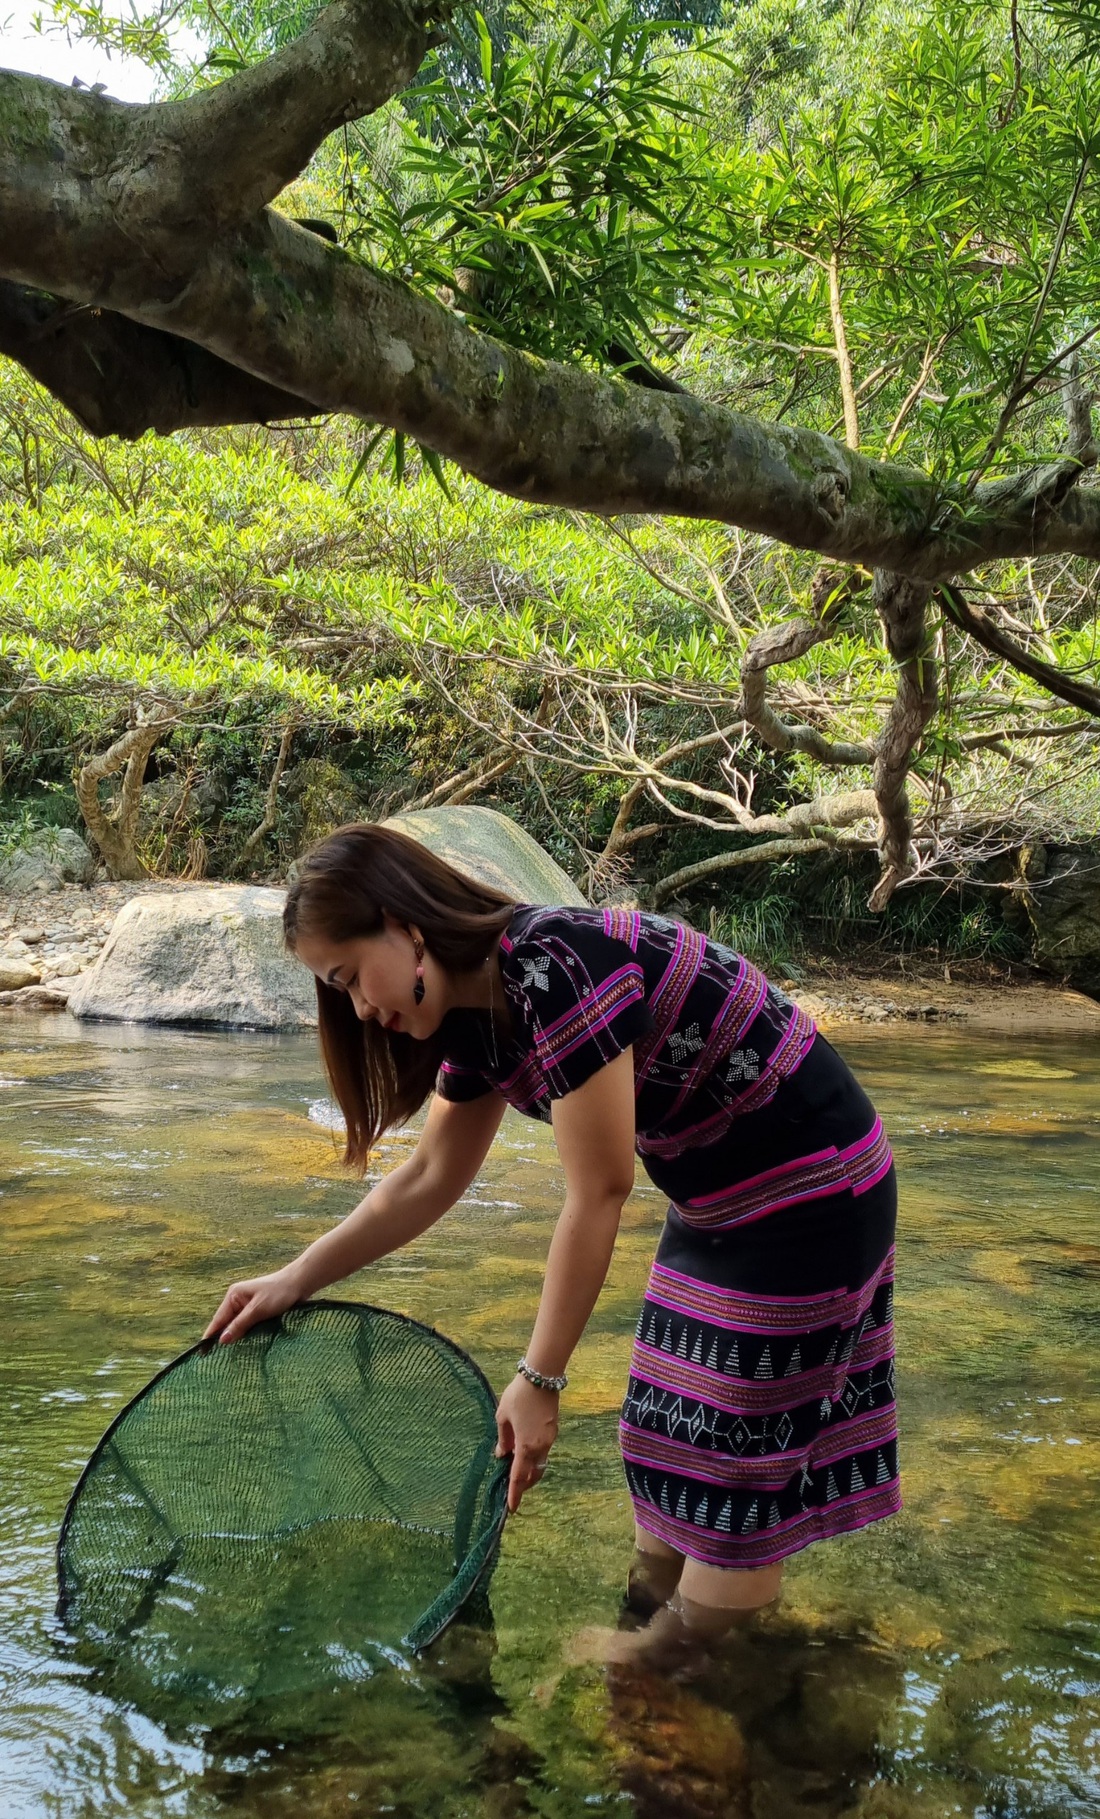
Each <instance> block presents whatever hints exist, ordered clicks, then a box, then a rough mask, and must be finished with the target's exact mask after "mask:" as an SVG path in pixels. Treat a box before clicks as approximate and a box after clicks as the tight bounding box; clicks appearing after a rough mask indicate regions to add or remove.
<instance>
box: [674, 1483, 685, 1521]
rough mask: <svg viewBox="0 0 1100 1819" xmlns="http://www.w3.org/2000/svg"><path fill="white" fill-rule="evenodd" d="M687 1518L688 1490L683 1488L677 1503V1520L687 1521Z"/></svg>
mask: <svg viewBox="0 0 1100 1819" xmlns="http://www.w3.org/2000/svg"><path fill="white" fill-rule="evenodd" d="M687 1519H688V1498H687V1491H686V1490H682V1491H681V1492H680V1497H679V1501H678V1503H677V1505H676V1520H677V1521H678V1522H686V1521H687Z"/></svg>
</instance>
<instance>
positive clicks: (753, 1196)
mask: <svg viewBox="0 0 1100 1819" xmlns="http://www.w3.org/2000/svg"><path fill="white" fill-rule="evenodd" d="M891 1161H892V1157H891V1154H890V1144H889V1141H888V1139H887V1136H886V1132H885V1131H884V1130H883V1128H882V1119H881V1118H876V1119H875V1122H874V1124H873V1125H872V1126H871V1129H870V1130H869V1131H868V1133H867V1135H866V1137H861V1138H860V1139H859V1141H858V1142H856V1143H850V1144H849V1145H848V1147H847V1148H846V1149H842V1150H837V1149H832V1148H830V1149H827V1150H819V1151H817V1152H816V1154H814V1155H812V1156H800V1157H798V1158H796V1160H795V1161H793V1162H782V1163H780V1164H779V1166H778V1167H777V1168H772V1169H766V1170H765V1171H764V1173H763V1174H760V1175H753V1176H750V1178H749V1179H748V1180H747V1181H739V1182H738V1184H737V1186H736V1187H735V1188H733V1189H723V1190H722V1191H721V1192H719V1193H716V1194H707V1195H702V1196H701V1197H699V1198H698V1199H693V1200H684V1201H682V1202H677V1203H676V1211H677V1212H678V1213H679V1215H680V1217H681V1218H682V1219H683V1221H684V1223H685V1225H691V1226H694V1227H703V1228H705V1229H706V1230H707V1231H724V1230H727V1229H728V1228H729V1227H730V1226H732V1225H745V1224H746V1223H748V1222H749V1221H750V1220H753V1219H763V1218H764V1216H765V1215H766V1214H767V1213H776V1212H779V1210H780V1209H781V1208H782V1207H785V1206H797V1205H798V1204H799V1202H800V1201H804V1200H819V1199H822V1198H823V1197H824V1196H825V1195H827V1194H839V1193H842V1192H843V1191H844V1190H845V1189H846V1188H848V1189H850V1190H851V1192H852V1193H853V1194H865V1193H866V1192H867V1190H868V1188H871V1187H873V1186H874V1185H875V1183H876V1181H881V1180H882V1178H883V1176H884V1175H885V1174H886V1173H887V1172H888V1170H889V1168H890V1163H891Z"/></svg>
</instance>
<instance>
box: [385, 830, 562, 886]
mask: <svg viewBox="0 0 1100 1819" xmlns="http://www.w3.org/2000/svg"><path fill="white" fill-rule="evenodd" d="M385 826H386V827H394V828H396V829H397V831H398V833H401V834H408V835H409V836H410V838H411V839H413V840H419V841H420V843H421V845H423V846H426V847H427V848H428V850H429V851H430V852H433V853H437V854H438V855H439V857H440V858H441V859H446V861H447V863H448V864H449V865H453V866H455V867H456V868H457V869H458V870H459V871H462V872H466V873H467V875H468V876H469V877H471V878H476V879H477V880H478V882H479V883H481V884H489V885H492V886H493V888H494V889H495V890H498V891H503V892H504V893H505V894H506V895H507V896H509V897H515V899H516V901H517V902H519V903H541V904H558V903H566V904H583V903H584V901H585V899H584V897H583V896H582V895H581V893H580V891H579V890H578V889H577V887H576V885H575V884H574V883H573V880H572V879H571V878H570V876H569V874H568V872H563V871H562V868H561V866H560V865H558V864H557V862H556V860H554V859H551V857H550V855H549V853H548V852H545V851H544V850H543V848H542V847H541V846H540V845H539V843H538V841H537V840H535V839H533V838H532V836H531V835H530V834H529V833H527V832H526V831H525V829H523V828H522V827H520V826H519V825H518V823H517V822H515V821H512V820H511V819H510V818H509V817H508V816H507V815H502V814H501V813H500V812H499V810H498V809H495V808H424V809H417V810H415V811H414V812H413V813H412V814H408V815H391V817H390V819H389V820H388V821H387V822H386V823H385Z"/></svg>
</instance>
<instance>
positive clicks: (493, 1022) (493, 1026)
mask: <svg viewBox="0 0 1100 1819" xmlns="http://www.w3.org/2000/svg"><path fill="white" fill-rule="evenodd" d="M485 964H486V966H487V967H488V969H489V1040H490V1042H491V1043H492V1045H493V1067H494V1068H495V1069H496V1072H497V1073H498V1074H499V1072H500V1056H499V1055H498V1053H497V1012H496V996H495V994H494V992H493V956H492V954H489V955H488V956H487V957H486V961H485Z"/></svg>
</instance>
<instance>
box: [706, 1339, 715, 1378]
mask: <svg viewBox="0 0 1100 1819" xmlns="http://www.w3.org/2000/svg"><path fill="white" fill-rule="evenodd" d="M707 1369H708V1371H716V1370H717V1369H718V1341H717V1339H712V1340H711V1342H710V1351H709V1352H708V1353H707Z"/></svg>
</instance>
